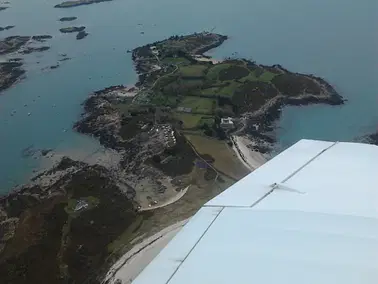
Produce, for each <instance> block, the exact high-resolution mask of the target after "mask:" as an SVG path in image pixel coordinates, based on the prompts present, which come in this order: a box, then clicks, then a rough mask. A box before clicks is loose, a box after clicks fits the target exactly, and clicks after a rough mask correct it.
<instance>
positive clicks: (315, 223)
mask: <svg viewBox="0 0 378 284" xmlns="http://www.w3.org/2000/svg"><path fill="white" fill-rule="evenodd" d="M133 283H134V284H152V283H153V284H189V283H190V284H202V283H203V284H231V283H232V284H244V283H245V284H247V283H248V284H249V283H259V284H263V283H267V284H276V283H288V284H297V283H298V284H299V283H300V284H303V283H306V284H312V283H313V284H328V283H329V284H352V283H353V284H368V283H369V284H370V283H371V284H373V283H374V284H376V283H378V147H377V146H373V145H367V144H358V143H333V142H324V141H312V140H301V141H299V142H298V143H297V144H295V145H294V146H292V147H291V148H289V149H288V150H286V151H284V152H283V153H281V154H280V155H278V156H277V157H275V158H274V159H272V160H270V161H269V162H267V163H266V164H264V165H263V166H261V167H260V168H258V169H257V170H255V171H254V172H252V173H251V174H250V175H248V176H246V177H245V178H244V179H242V180H241V181H239V182H238V183H236V184H234V185H233V186H232V187H230V188H229V189H228V190H226V191H225V192H223V193H222V194H220V195H219V196H217V197H215V198H214V199H213V200H211V201H209V202H208V203H207V204H205V205H204V206H203V207H202V208H201V209H200V210H199V211H198V213H197V214H196V215H195V216H194V217H193V218H192V219H191V220H190V221H189V222H188V223H187V224H186V225H185V227H184V228H183V229H182V230H181V231H180V232H179V233H178V234H177V235H176V237H175V238H174V239H173V240H172V241H171V242H170V243H169V244H168V245H167V246H166V247H165V249H163V250H162V251H161V253H160V254H159V255H158V256H157V257H156V258H155V259H154V260H153V261H152V262H151V263H150V264H149V265H148V266H147V267H146V268H145V269H144V270H143V272H142V273H141V274H140V275H139V276H138V277H137V278H136V279H135V280H134V281H133Z"/></svg>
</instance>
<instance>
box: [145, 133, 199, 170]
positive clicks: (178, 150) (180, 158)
mask: <svg viewBox="0 0 378 284" xmlns="http://www.w3.org/2000/svg"><path fill="white" fill-rule="evenodd" d="M176 139H177V141H176V145H175V146H174V147H172V148H170V149H166V150H165V151H164V153H162V154H161V155H159V157H160V161H162V160H164V159H165V158H167V157H169V156H170V157H172V158H171V159H169V161H168V162H166V163H161V162H158V161H159V158H157V157H156V156H155V157H153V158H150V159H149V160H147V163H149V164H151V165H153V166H154V167H156V168H158V169H159V170H161V171H162V172H163V173H165V174H166V175H168V176H172V177H174V176H179V175H184V174H189V173H190V172H191V171H192V169H193V165H194V161H195V159H196V157H197V156H196V154H195V153H194V151H193V149H192V148H191V147H190V145H189V143H188V142H187V141H186V139H185V137H184V136H183V135H176Z"/></svg>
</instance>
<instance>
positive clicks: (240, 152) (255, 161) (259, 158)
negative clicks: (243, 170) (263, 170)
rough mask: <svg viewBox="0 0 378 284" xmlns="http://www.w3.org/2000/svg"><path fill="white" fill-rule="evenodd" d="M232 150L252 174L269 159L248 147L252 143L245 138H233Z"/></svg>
mask: <svg viewBox="0 0 378 284" xmlns="http://www.w3.org/2000/svg"><path fill="white" fill-rule="evenodd" d="M231 141H232V144H233V146H232V149H233V150H234V151H235V153H236V154H237V156H238V158H239V160H240V162H242V163H243V165H244V166H246V167H247V168H248V169H249V170H250V171H251V172H252V171H254V170H256V169H257V168H258V167H260V166H261V165H263V164H264V163H265V162H266V161H267V160H268V159H267V157H266V156H264V155H263V154H262V153H260V152H258V151H253V150H251V149H250V148H249V147H248V145H250V144H252V141H251V140H249V139H248V138H246V137H243V136H232V137H231Z"/></svg>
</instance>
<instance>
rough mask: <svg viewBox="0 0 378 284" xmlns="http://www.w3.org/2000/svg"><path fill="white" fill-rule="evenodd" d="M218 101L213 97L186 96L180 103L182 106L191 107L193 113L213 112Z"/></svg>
mask: <svg viewBox="0 0 378 284" xmlns="http://www.w3.org/2000/svg"><path fill="white" fill-rule="evenodd" d="M216 105H217V102H216V100H213V99H207V98H200V97H194V96H193V97H192V96H187V97H185V98H184V99H183V100H182V101H181V102H180V104H179V106H180V107H186V108H191V109H192V112H193V113H203V114H213V112H214V110H215V108H216Z"/></svg>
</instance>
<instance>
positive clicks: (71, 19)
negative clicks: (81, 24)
mask: <svg viewBox="0 0 378 284" xmlns="http://www.w3.org/2000/svg"><path fill="white" fill-rule="evenodd" d="M76 19H77V17H63V18H60V19H59V21H60V22H70V21H74V20H76Z"/></svg>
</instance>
